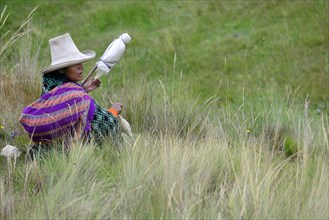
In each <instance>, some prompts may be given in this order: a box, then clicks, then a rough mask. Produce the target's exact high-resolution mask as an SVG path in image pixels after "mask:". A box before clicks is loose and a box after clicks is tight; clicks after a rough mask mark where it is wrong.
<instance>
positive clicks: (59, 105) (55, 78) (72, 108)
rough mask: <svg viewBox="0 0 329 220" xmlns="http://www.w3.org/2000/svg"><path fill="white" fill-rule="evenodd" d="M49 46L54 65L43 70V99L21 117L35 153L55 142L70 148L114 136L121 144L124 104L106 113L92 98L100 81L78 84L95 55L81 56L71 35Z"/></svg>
mask: <svg viewBox="0 0 329 220" xmlns="http://www.w3.org/2000/svg"><path fill="white" fill-rule="evenodd" d="M49 45H50V50H51V58H52V62H51V65H50V66H49V67H47V68H44V69H42V70H41V73H42V74H43V88H42V94H41V97H40V98H39V99H38V100H36V101H35V102H33V103H32V104H31V105H29V106H27V107H26V108H24V110H23V112H22V115H21V117H20V122H21V124H22V125H23V127H24V128H25V130H26V131H27V132H28V134H29V136H30V138H31V140H32V141H33V142H34V143H35V144H34V146H33V147H32V150H33V151H34V152H35V151H36V150H40V146H41V148H49V146H51V144H52V143H53V142H54V141H55V140H56V141H57V140H60V141H64V143H65V146H66V147H67V148H68V147H69V145H70V143H71V142H72V140H76V139H85V140H90V138H95V140H96V141H101V140H102V139H103V138H104V137H107V136H110V137H111V138H112V140H113V141H114V143H118V142H119V141H120V140H121V135H120V130H119V126H118V119H117V117H118V114H120V113H121V110H122V105H121V103H114V104H113V105H112V107H111V108H110V109H108V110H107V109H104V108H102V107H101V106H100V105H99V104H98V103H97V102H95V100H94V99H93V98H92V97H91V96H90V95H88V92H90V91H93V90H95V89H96V88H98V87H99V86H100V81H99V80H98V79H91V80H89V81H87V82H86V83H85V84H84V86H82V85H81V84H79V83H78V82H79V81H81V80H82V77H83V63H84V62H86V61H89V60H91V59H93V58H94V57H95V55H96V54H95V52H94V51H91V50H88V51H84V52H80V51H79V50H78V48H77V47H76V46H75V44H74V42H73V40H72V38H71V36H70V35H69V34H68V33H66V34H64V35H60V36H58V37H55V38H52V39H50V40H49Z"/></svg>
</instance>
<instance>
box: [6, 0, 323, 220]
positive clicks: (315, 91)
mask: <svg viewBox="0 0 329 220" xmlns="http://www.w3.org/2000/svg"><path fill="white" fill-rule="evenodd" d="M36 6H38V7H37V8H36ZM33 10H34V11H33ZM32 11H33V13H31V12H32ZM328 11H329V3H328V1H321V0H318V1H53V2H47V1H25V2H22V1H4V0H0V36H1V38H0V40H1V41H0V79H1V81H0V103H1V104H0V105H1V108H0V147H1V148H2V146H4V145H5V144H12V145H16V146H17V147H19V148H20V149H21V150H22V151H24V150H25V149H26V148H27V147H28V145H29V140H28V138H27V136H26V134H25V133H24V132H23V130H22V128H21V126H20V124H19V122H18V118H19V116H20V113H21V110H22V108H23V107H24V106H26V105H28V104H29V103H31V102H32V101H34V100H35V99H36V98H38V96H39V95H40V92H41V74H40V73H39V70H40V69H41V68H43V67H46V66H48V65H49V64H50V54H49V47H48V39H49V38H52V37H54V36H57V35H60V34H63V33H65V32H69V33H70V34H71V36H72V37H73V39H74V41H75V43H76V44H77V46H78V47H79V49H81V50H87V49H92V50H95V51H96V53H97V57H96V59H97V58H99V57H100V56H101V54H102V52H103V51H104V50H105V49H106V47H107V45H108V44H109V43H110V42H111V41H112V39H114V38H115V37H117V36H118V35H119V34H121V33H124V32H128V33H129V34H130V35H131V36H132V41H131V43H130V44H129V47H128V50H127V52H126V54H125V56H124V58H123V59H122V60H121V61H120V63H119V64H118V65H117V66H115V67H114V68H113V70H112V71H111V75H107V76H103V78H101V80H102V82H103V83H102V85H103V86H102V87H101V88H100V89H98V90H97V91H94V92H93V93H92V95H93V96H94V97H95V99H96V100H97V101H98V102H99V103H101V104H102V105H103V106H109V105H110V104H109V103H108V98H109V97H110V98H111V99H112V100H115V101H121V102H123V103H124V111H123V113H122V114H123V116H124V117H125V118H126V119H128V121H129V122H130V123H131V125H132V128H133V132H134V140H129V139H128V138H127V137H126V136H124V138H125V142H124V144H123V146H121V147H120V148H115V147H114V146H112V145H111V144H110V142H109V141H106V142H105V143H103V145H102V149H101V148H99V147H97V146H95V145H94V144H93V143H91V144H88V145H83V144H81V143H77V144H76V145H75V147H74V149H73V150H72V151H71V152H70V153H69V154H68V155H65V154H63V153H61V152H60V151H59V152H57V151H54V152H52V153H50V154H49V155H46V156H45V158H41V159H40V160H38V161H34V162H29V161H26V160H25V159H26V158H25V154H23V155H22V156H21V157H20V158H19V160H18V161H17V163H16V164H15V165H14V163H13V161H7V160H6V159H5V158H4V157H1V158H0V165H1V167H0V218H1V219H45V218H55V219H59V218H60V219H64V218H72V219H106V218H116V219H124V218H125V219H136V218H141V219H146V218H148V219H149V218H157V219H158V218H165V219H173V218H179V219H220V218H230V219H232V218H252V219H255V218H257V219H264V218H267V219H268V218H280V219H292V218H293V219H328V218H329V211H328V210H329V199H328V198H329V189H328V185H329V141H328V135H329V121H328V116H329V72H328V71H329V64H328V63H329V60H328V57H329V54H328V53H329V52H328V49H329V29H328V26H329V14H328ZM30 13H31V14H30ZM29 14H30V15H29ZM7 15H8V17H7ZM25 21H26V22H25ZM16 31H17V32H16ZM95 61H96V60H95ZM93 65H94V63H93V62H89V63H87V64H86V66H85V69H86V72H87V71H88V70H89V69H91V67H92V66H93Z"/></svg>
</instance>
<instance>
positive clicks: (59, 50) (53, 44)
mask: <svg viewBox="0 0 329 220" xmlns="http://www.w3.org/2000/svg"><path fill="white" fill-rule="evenodd" d="M49 45H50V52H51V65H56V64H58V63H61V62H63V61H64V60H75V57H76V56H77V55H78V54H80V53H81V52H80V51H79V49H78V48H77V46H76V45H75V44H74V42H73V40H72V38H71V36H70V34H69V33H66V34H63V35H60V36H58V37H55V38H52V39H50V40H49Z"/></svg>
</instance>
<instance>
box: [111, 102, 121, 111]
mask: <svg viewBox="0 0 329 220" xmlns="http://www.w3.org/2000/svg"><path fill="white" fill-rule="evenodd" d="M122 107H123V105H122V103H121V102H114V103H113V104H112V106H111V108H113V109H115V110H116V111H117V113H118V114H120V113H121V111H122Z"/></svg>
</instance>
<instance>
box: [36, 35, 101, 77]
mask: <svg viewBox="0 0 329 220" xmlns="http://www.w3.org/2000/svg"><path fill="white" fill-rule="evenodd" d="M49 46H50V52H51V65H50V66H49V67H46V68H44V69H42V70H40V72H41V73H42V74H45V73H49V72H52V71H55V70H59V69H62V68H65V67H69V66H72V65H75V64H79V63H84V62H86V61H88V60H91V59H94V58H95V56H96V53H95V52H94V51H92V50H86V51H83V52H80V51H79V50H78V48H77V47H76V46H75V44H74V42H73V40H72V38H71V36H70V34H69V33H66V34H63V35H60V36H58V37H55V38H52V39H50V40H49Z"/></svg>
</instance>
